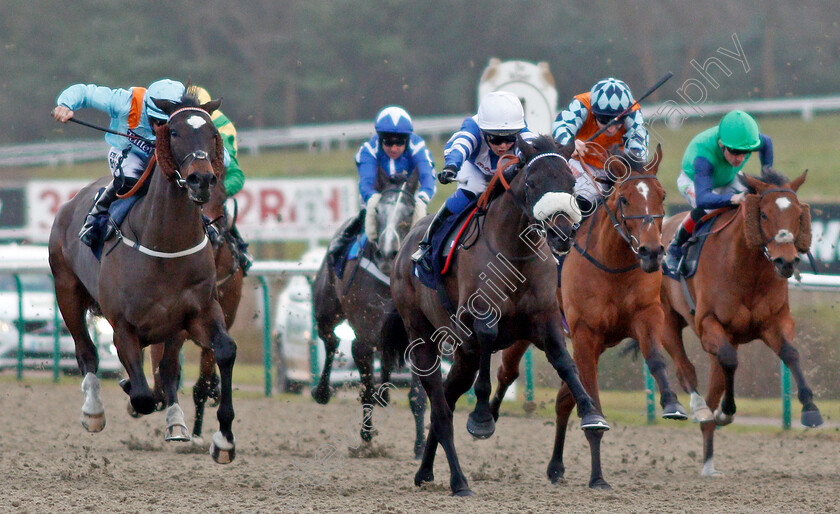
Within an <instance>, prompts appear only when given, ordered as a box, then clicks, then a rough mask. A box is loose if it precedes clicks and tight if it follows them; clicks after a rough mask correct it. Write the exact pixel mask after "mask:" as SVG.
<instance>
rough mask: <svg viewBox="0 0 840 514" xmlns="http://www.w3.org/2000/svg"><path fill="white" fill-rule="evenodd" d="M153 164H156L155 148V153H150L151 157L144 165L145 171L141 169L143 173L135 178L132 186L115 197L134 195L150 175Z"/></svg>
mask: <svg viewBox="0 0 840 514" xmlns="http://www.w3.org/2000/svg"><path fill="white" fill-rule="evenodd" d="M155 164H157V150H155V153H154V154H152V158H151V159H149V164H148V165H147V166H146V169H145V171H143V174H142V175H140V178H139V179H138V180H137V182H135V183H134V186H132V187H131V189H129V190H128V192H127V193H125V194H123V195H121V194H117V198H121V199H122V198H129V197H132V196H134V194H135V193H136V192H137V191H139V190H140V188H141V187H143V183H144V182H146V179H147V178H149V175H151V173H152V170H153V169H154V168H155Z"/></svg>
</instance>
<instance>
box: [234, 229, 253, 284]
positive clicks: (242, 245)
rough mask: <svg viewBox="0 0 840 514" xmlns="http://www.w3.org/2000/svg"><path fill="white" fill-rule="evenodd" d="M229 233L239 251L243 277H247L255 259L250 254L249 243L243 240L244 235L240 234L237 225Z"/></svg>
mask: <svg viewBox="0 0 840 514" xmlns="http://www.w3.org/2000/svg"><path fill="white" fill-rule="evenodd" d="M228 232H229V233H230V236H231V237H232V238H233V243H234V244H235V245H236V249H237V250H239V265H240V266H241V267H242V276H243V277H245V276H247V275H248V270H249V269H251V265H252V264H254V257H253V256H252V255H251V254H250V253H248V243H246V242H245V240H244V239H242V235H241V234H240V233H239V229H238V228H236V225H234V226H232V227H230V230H229V231H228Z"/></svg>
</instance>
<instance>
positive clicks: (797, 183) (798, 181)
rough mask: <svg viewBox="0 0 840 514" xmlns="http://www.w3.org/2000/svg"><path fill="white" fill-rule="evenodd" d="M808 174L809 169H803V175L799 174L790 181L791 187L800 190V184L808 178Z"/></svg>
mask: <svg viewBox="0 0 840 514" xmlns="http://www.w3.org/2000/svg"><path fill="white" fill-rule="evenodd" d="M807 176H808V170H805V171H803V172H802V175H799V176H798V177H796V178H795V179H794V180H793V182H791V183H790V188H791V189H793V190H794V191H799V186H801V185H802V183H803V182H805V179H806V178H807Z"/></svg>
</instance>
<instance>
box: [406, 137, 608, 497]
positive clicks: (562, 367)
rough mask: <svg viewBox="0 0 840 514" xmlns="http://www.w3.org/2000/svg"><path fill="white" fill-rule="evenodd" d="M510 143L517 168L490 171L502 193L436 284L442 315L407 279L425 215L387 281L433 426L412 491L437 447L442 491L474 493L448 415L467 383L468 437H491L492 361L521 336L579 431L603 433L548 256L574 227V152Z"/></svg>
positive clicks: (428, 293) (567, 243)
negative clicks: (443, 366)
mask: <svg viewBox="0 0 840 514" xmlns="http://www.w3.org/2000/svg"><path fill="white" fill-rule="evenodd" d="M516 146H517V148H518V151H519V152H520V154H521V155H522V163H521V164H520V165H519V166H518V167H516V168H515V169H514V170H513V173H509V172H508V173H505V172H503V171H501V170H497V172H496V180H495V181H498V182H501V184H502V185H504V186H505V188H506V189H507V191H506V192H504V193H502V194H501V195H500V196H498V197H497V198H496V199H495V200H493V201H492V202H490V203H489V205H486V212H485V214H484V215H483V216H480V218H479V221H478V223H479V224H480V225H481V230H480V232H479V233H478V235H477V236H475V238H476V240H475V241H474V242H472V243H471V244H470V246H469V248H466V247H465V248H463V249H461V250H459V251H458V253H457V254H456V256H455V258H454V259H453V262H452V264H451V270H450V271H449V272H448V273H447V274H446V275H445V276H444V277H443V280H444V285H445V290H446V294H447V296H448V298H449V301H450V302H451V305H450V306H449V307H450V308H447V307H445V306H444V304H443V300H442V299H441V296H439V294H438V291H435V290H433V289H430V288H428V287H426V286H424V285H422V284H421V283H420V282H419V279H418V278H417V277H416V276H415V275H414V272H413V266H412V264H413V263H412V261H411V254H412V253H413V252H414V250H415V249H416V248H417V244H418V242H419V240H420V238H421V237H422V236H423V233H424V231H425V230H426V225H427V224H428V220H429V219H430V218H426V219H424V221H423V222H421V223H418V225H417V226H416V227H415V228H414V229H412V231H411V232H410V233H409V236H408V239H407V240H406V242H405V243H404V244H403V246H402V248H401V250H400V253H399V255H398V256H397V260H396V263H395V267H394V271H393V272H392V274H391V292H392V294H393V297H394V303H395V304H396V306H397V310H398V311H399V313H400V315H401V316H402V319H403V321H404V322H405V326H406V328H407V330H408V335H409V340H410V341H411V343H410V345H409V347H408V348H407V349H406V350H405V355H406V360H408V361H410V362H411V366H412V370H413V371H414V372H415V373H417V374H418V375H420V379H421V381H422V383H423V387H424V388H425V390H426V393H427V394H428V396H429V399H430V401H431V406H432V413H431V421H432V425H431V429H430V430H429V435H428V438H427V442H426V450H425V452H424V454H423V461H422V463H421V465H420V469H419V470H418V471H417V473H416V475H415V477H414V483H415V485H418V486H419V485H421V484H422V483H424V482H431V481H433V480H434V473H433V468H434V459H435V452H436V450H437V446H438V442H440V444H442V445H443V449H444V451H445V452H446V457H447V460H448V461H449V469H450V473H451V476H450V487H451V489H452V493H453V494H454V495H457V496H469V495H472V494H473V493H472V491H471V490H470V488H469V485H468V483H467V479H466V477H465V476H464V473H463V472H462V471H461V466H460V464H459V463H458V456H457V454H456V452H455V444H454V441H453V425H452V411H453V410H454V408H455V403H456V401H457V400H458V398H459V397H460V396H461V395H463V394H464V393H465V392H467V391H468V390H469V389H470V387H471V386H473V382H475V394H476V400H477V401H476V407H475V411H474V412H472V413H471V414H470V416H469V421H468V423H467V430H468V431H469V432H470V433H471V434H473V435H474V436H476V437H479V438H486V437H489V436H490V435H492V433H493V431H494V429H495V424H494V420H493V417H492V415H491V413H490V406H489V397H490V357H491V355H492V353H493V352H495V351H498V350H502V349H504V348H505V347H507V346H509V345H510V344H512V343H513V342H514V341H518V340H521V339H526V340H529V341H532V342H533V343H534V345H536V346H537V347H538V348H540V349H542V350H544V351H545V353H546V356H547V357H548V360H549V362H550V363H551V364H552V366H553V367H554V368H555V369H556V370H557V373H558V375H559V376H560V378H561V379H562V380H563V381H564V382H566V383H568V384H569V386H570V389H571V391H572V395H573V397H574V398H575V400H576V401H577V403H578V408H579V412H580V414H581V416H582V418H583V419H582V422H581V428H584V429H587V430H603V429H605V428H608V426H607V425H606V421H605V420H604V418H603V416H601V414H600V413H599V412H598V409H597V407H596V405H595V403H594V402H593V401H592V399H591V398H590V397H589V395H588V394H587V392H586V390H585V389H584V388H583V385H582V384H581V382H580V379H579V378H578V374H577V369H576V368H575V364H574V361H573V360H572V358H571V356H570V355H569V353H568V351H567V350H566V346H565V341H564V338H563V326H562V320H561V316H560V308H559V305H558V303H557V297H556V290H557V286H556V284H557V265H556V260H555V258H554V255H553V254H554V253H556V254H561V255H562V254H564V253H566V252H568V250H569V248H570V247H571V242H572V239H573V237H574V233H575V227H576V223H577V222H579V221H580V210H579V208H578V206H577V203H576V202H575V200H574V197H573V196H572V195H571V192H572V191H573V189H574V178H573V176H572V173H571V171H570V169H569V166H568V161H567V159H568V157H569V156H570V155H571V153H572V151H573V150H574V145H573V144H572V145H568V146H566V147H560V146H559V145H557V143H556V142H555V141H554V139H553V138H551V137H550V136H540V137H539V138H537V139H536V140H535V141H534V144H533V146H532V145H531V144H529V143H527V142H525V141H523V140H522V139H521V138H518V139H517V143H516ZM508 169H510V168H508ZM505 174H507V176H505ZM508 180H509V184H508ZM495 181H494V183H495ZM493 190H494V184H491V185H489V186H488V192H486V194H488V196H489V195H490V194H491V193H492V191H493ZM485 198H487V197H485ZM503 288H504V289H503ZM442 353H443V354H453V353H454V363H453V365H452V367H451V369H450V371H449V375H448V376H447V378H446V382H445V383H444V382H443V380H442V378H441V372H440V362H441V354H442ZM476 374H478V379H477V380H476Z"/></svg>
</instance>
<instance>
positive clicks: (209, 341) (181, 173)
mask: <svg viewBox="0 0 840 514" xmlns="http://www.w3.org/2000/svg"><path fill="white" fill-rule="evenodd" d="M220 103H221V101H220V100H215V101H211V102H208V103H206V104H204V105H201V106H199V105H198V101H197V100H196V99H195V98H194V97H191V96H189V95H185V96H184V98H183V99H182V101H181V102H180V103H175V102H170V101H160V100H156V101H155V104H156V105H157V106H158V107H159V108H160V109H161V110H163V111H164V112H165V113H166V114H167V115H169V116H170V118H169V122H168V124H166V125H164V126H162V127H160V128H159V129H158V130H157V134H156V136H157V137H156V139H157V149H156V151H155V153H156V157H157V162H156V165H155V166H154V169H153V171H152V173H151V175H150V176H149V178H148V179H147V182H148V191H147V193H146V195H145V196H144V197H143V198H142V199H141V200H140V201H138V202H137V204H136V205H135V206H134V208H133V209H132V210H131V212H130V213H129V214H128V216H127V218H126V219H125V221H124V222H123V224H122V227H121V229H120V231H117V239H116V240H114V241H113V242H112V243H110V245H111V246H110V248H107V245H108V244H109V243H106V251H105V252H103V255H102V260H101V262H99V261H97V260H96V258H95V257H94V255H93V253H92V252H91V250H90V249H89V248H87V247H85V246H84V245H82V243H81V242H80V241H79V238H78V233H79V227H80V226H81V225H82V223H83V221H84V219H85V216H86V215H87V211H88V208H89V207H90V204H91V202H92V199H93V197H94V195H95V193H96V191H97V190H98V189H99V188H100V187H101V186H102V185H104V184H105V183H106V181H107V178H105V179H100V180H98V181H96V182H94V183H93V184H91V185H88V186H87V187H85V188H84V189H82V190H81V191H80V192H79V193H78V194H77V195H76V196H75V197H74V198H73V199H72V200H70V201H69V202H68V203H66V204H65V205H63V206H62V207H61V209H60V210H59V212H58V214H57V216H56V218H55V222H54V223H53V228H52V232H51V234H50V244H49V260H50V267H51V269H52V273H53V276H54V277H55V289H56V300H57V302H58V306H59V309H60V310H61V314H62V316H63V317H64V320H65V323H66V324H67V328H68V330H69V331H70V333H71V335H72V336H73V339H74V341H75V343H76V358H77V360H78V362H79V369H80V371H81V372H82V375H84V380H83V381H82V389H83V391H84V393H85V403H84V405H83V406H82V418H81V421H82V425H83V426H84V427H85V428H86V429H87V430H88V431H91V432H98V431H100V430H102V429H103V428H104V426H105V409H104V406H103V404H102V399H101V397H100V392H99V389H100V384H99V380H98V379H97V377H96V371H97V367H98V359H97V354H96V348H95V346H94V345H93V342H92V341H91V339H90V335H89V334H88V333H87V329H86V327H85V313H86V312H87V311H88V310H89V309H95V308H97V307H98V308H99V309H100V310H101V312H102V314H103V315H104V316H105V318H106V319H107V320H108V321H109V322H110V324H111V326H112V327H114V345H115V346H116V348H117V354H118V355H119V358H120V361H121V362H122V364H123V367H124V368H125V369H126V371H127V372H128V376H129V381H128V382H127V383H126V384H125V387H124V388H125V389H126V392H127V393H128V395H129V397H130V399H131V405H132V407H133V408H134V410H136V411H137V412H139V413H141V414H148V413H151V412H152V411H153V410H154V408H155V403H156V402H155V396H154V394H153V392H152V390H151V389H150V388H149V385H148V383H147V381H146V377H145V375H144V373H143V352H142V350H143V348H144V347H146V346H149V345H151V344H155V343H159V342H163V343H164V351H163V358H162V360H161V362H160V377H161V384H162V387H163V392H164V394H165V397H166V406H167V410H166V425H167V426H166V438H167V440H188V439H189V435H188V434H187V433H186V425H185V423H184V414H183V411H182V410H181V407H180V406H179V405H178V381H179V377H180V373H181V370H180V363H179V360H178V357H179V353H180V350H181V347H182V345H183V341H184V338H185V337H189V338H190V339H192V340H194V341H196V342H197V343H198V344H199V345H201V346H202V347H205V348H212V349H213V351H214V353H215V358H216V360H217V361H218V364H219V370H220V375H221V401H220V406H219V410H218V419H219V425H220V430H219V431H218V432H216V433H215V434H214V436H213V441H212V444H211V445H210V453H211V455H212V457H213V459H214V460H215V461H216V462H219V463H228V462H231V461H232V460H233V459H234V457H235V443H234V437H233V433H232V431H231V425H232V423H233V417H234V412H233V403H232V398H231V378H232V373H233V365H234V361H235V358H236V344H235V343H234V341H233V339H231V337H230V336H229V335H228V333H227V329H226V326H225V319H224V313H223V312H222V308H221V306H220V305H219V302H218V300H217V299H216V269H215V268H216V264H215V260H214V258H213V251H212V248H211V247H210V246H209V245H208V244H207V242H208V239H207V235H206V234H205V231H204V224H203V221H202V217H201V207H200V206H201V205H202V204H204V203H206V202H207V201H208V200H209V199H210V196H211V194H212V192H213V189H214V188H215V186H216V183H217V181H218V177H219V176H220V175H221V173H222V170H223V167H224V165H223V162H222V160H223V146H222V139H221V137H220V136H219V133H218V131H217V130H216V128H215V127H214V125H213V121H212V120H211V119H210V113H212V112H213V111H214V110H215V109H217V108H218V106H219V104H220ZM121 243H122V244H121Z"/></svg>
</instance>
